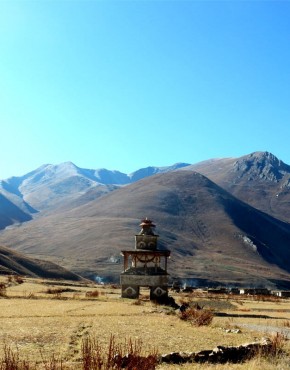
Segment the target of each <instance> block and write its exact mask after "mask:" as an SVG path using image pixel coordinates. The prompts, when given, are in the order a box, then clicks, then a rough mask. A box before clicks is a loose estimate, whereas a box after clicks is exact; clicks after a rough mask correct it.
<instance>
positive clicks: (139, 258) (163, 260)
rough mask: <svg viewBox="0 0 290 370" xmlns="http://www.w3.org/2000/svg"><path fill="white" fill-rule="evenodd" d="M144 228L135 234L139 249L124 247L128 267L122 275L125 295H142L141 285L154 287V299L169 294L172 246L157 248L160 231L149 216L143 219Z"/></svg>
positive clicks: (124, 296)
mask: <svg viewBox="0 0 290 370" xmlns="http://www.w3.org/2000/svg"><path fill="white" fill-rule="evenodd" d="M140 226H141V231H140V232H139V234H138V235H135V249H133V250H123V251H122V255H123V256H124V269H123V272H122V273H121V275H120V283H121V290H122V297H123V298H138V297H139V293H140V287H148V288H150V299H153V300H154V299H161V298H162V299H163V298H166V297H168V281H169V274H168V273H167V259H168V258H169V256H170V251H169V250H159V249H158V248H157V239H158V235H155V234H154V232H153V228H154V227H155V225H154V224H153V222H152V221H151V220H149V219H147V218H146V219H144V220H142V221H141V224H140Z"/></svg>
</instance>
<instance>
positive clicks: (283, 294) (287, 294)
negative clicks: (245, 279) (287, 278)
mask: <svg viewBox="0 0 290 370" xmlns="http://www.w3.org/2000/svg"><path fill="white" fill-rule="evenodd" d="M271 293H272V295H275V296H277V297H281V298H289V297H290V291H289V290H273V291H272V292H271Z"/></svg>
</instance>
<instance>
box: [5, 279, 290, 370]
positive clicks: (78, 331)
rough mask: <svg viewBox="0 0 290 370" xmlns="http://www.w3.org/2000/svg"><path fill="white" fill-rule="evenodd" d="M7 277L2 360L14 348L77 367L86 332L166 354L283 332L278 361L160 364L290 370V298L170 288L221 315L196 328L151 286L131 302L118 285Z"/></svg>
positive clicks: (30, 357)
mask: <svg viewBox="0 0 290 370" xmlns="http://www.w3.org/2000/svg"><path fill="white" fill-rule="evenodd" d="M1 282H3V283H5V284H6V285H8V287H7V288H5V289H2V290H0V358H3V356H4V350H5V348H7V347H9V348H11V349H12V350H13V351H15V352H17V353H18V355H19V357H20V358H21V359H25V360H27V361H30V362H43V360H46V359H49V358H51V357H52V356H55V357H56V358H61V359H62V360H63V362H64V363H65V364H66V366H68V368H71V369H77V368H81V367H80V365H79V364H80V360H81V354H82V352H81V347H82V343H83V340H84V338H86V337H87V336H89V337H91V338H95V339H96V340H97V341H98V342H99V343H100V345H102V346H104V347H106V346H107V345H108V343H109V341H110V337H111V336H112V335H113V336H114V338H115V340H116V341H117V342H120V343H122V342H124V341H125V340H129V339H131V340H132V341H142V348H143V349H144V351H145V352H146V351H147V352H148V353H149V352H152V351H157V352H158V353H159V354H165V353H169V352H173V351H178V352H180V351H185V352H191V351H200V350H205V349H213V348H214V347H216V346H217V345H224V346H237V345H241V344H244V343H249V342H253V341H256V340H259V339H261V338H262V337H265V336H271V335H272V333H276V332H283V333H284V336H285V343H284V344H283V345H284V349H285V354H284V355H283V356H280V357H278V358H266V359H265V358H263V357H259V356H258V357H257V358H255V359H252V360H250V361H248V362H246V363H242V364H225V365H221V364H220V365H210V364H184V365H167V364H160V365H158V367H157V369H158V370H161V369H164V370H165V369H168V370H169V369H170V370H171V369H172V370H173V369H174V370H177V369H180V370H187V369H215V370H220V369H224V370H225V369H260V370H267V369H290V365H289V364H290V356H289V358H288V355H287V354H288V353H289V355H290V347H289V344H288V341H287V338H286V337H287V335H289V336H290V300H286V299H271V297H269V298H265V297H255V298H252V297H244V296H232V297H229V296H220V295H215V296H213V295H212V296H208V295H207V294H204V293H202V292H195V293H187V294H186V293H173V292H170V295H171V296H173V297H174V299H175V301H176V302H177V303H178V304H180V303H182V302H193V301H195V302H197V303H198V304H199V305H201V306H203V307H205V308H206V307H207V308H211V309H213V310H214V312H215V313H218V314H219V315H218V316H216V315H215V316H214V318H213V321H212V322H211V324H210V325H207V326H199V327H196V326H194V325H192V324H191V323H190V322H188V321H185V320H181V319H180V317H179V315H178V314H177V312H176V311H175V310H174V309H172V308H171V307H167V306H162V305H158V304H156V303H154V302H151V301H150V300H149V291H147V290H146V289H144V290H142V291H141V296H140V299H139V300H130V299H123V298H120V289H119V288H118V287H115V286H109V285H103V286H101V285H99V286H97V285H95V284H93V283H88V284H81V283H68V282H65V281H62V282H60V281H47V280H46V281H45V280H38V279H28V278H27V279H26V278H25V279H24V280H23V281H19V282H17V281H15V280H14V279H10V281H8V279H7V277H4V276H2V277H0V283H1ZM235 329H239V330H238V333H237V332H236V331H235Z"/></svg>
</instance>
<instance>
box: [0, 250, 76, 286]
mask: <svg viewBox="0 0 290 370" xmlns="http://www.w3.org/2000/svg"><path fill="white" fill-rule="evenodd" d="M0 273H4V274H17V275H25V276H29V277H41V278H51V279H65V280H81V279H82V278H81V277H80V276H78V275H76V274H74V273H71V272H70V271H68V270H66V269H64V268H63V267H60V266H59V265H57V264H55V263H52V262H49V261H44V260H39V259H35V258H29V257H27V256H25V255H24V254H23V253H19V252H16V251H13V250H11V249H9V248H6V247H3V246H0Z"/></svg>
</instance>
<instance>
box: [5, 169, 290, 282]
mask: <svg viewBox="0 0 290 370" xmlns="http://www.w3.org/2000/svg"><path fill="white" fill-rule="evenodd" d="M144 217H149V218H151V219H153V220H154V221H155V222H156V223H157V227H158V228H157V230H156V231H157V233H158V234H159V235H160V239H159V244H160V248H166V249H170V250H171V251H172V258H171V260H170V262H169V272H170V273H171V275H172V276H175V277H183V278H191V279H199V280H200V281H202V280H203V281H205V282H208V281H217V282H220V283H223V284H235V285H236V284H240V285H250V284H252V285H263V286H265V285H267V286H275V285H276V286H286V285H287V284H288V285H289V284H290V278H289V272H290V267H289V264H288V261H289V258H290V250H289V245H290V225H289V224H287V223H284V222H281V221H279V220H277V219H275V218H273V217H271V216H269V215H267V214H265V213H263V212H260V211H258V210H256V209H254V208H252V207H250V206H249V205H247V204H245V203H243V202H241V201H240V200H238V199H237V198H235V197H233V196H232V195H231V194H229V193H228V192H226V191H225V190H223V189H222V188H220V187H219V186H217V185H216V184H214V183H213V182H212V181H210V180H208V179H207V178H205V177H204V176H202V175H201V174H198V173H196V172H191V171H175V172H169V173H165V174H159V175H155V176H152V177H148V178H146V179H143V180H141V181H139V182H137V183H134V184H131V185H128V186H126V187H123V188H120V189H118V190H115V191H114V192H111V193H109V194H107V195H105V196H103V197H101V198H99V199H94V200H91V201H90V202H88V203H87V204H86V205H85V206H80V207H77V208H75V209H74V210H71V211H64V212H60V213H56V214H55V215H47V216H43V217H41V218H39V219H36V220H33V221H31V222H29V223H26V224H23V225H22V226H21V227H18V228H15V229H13V230H5V231H2V233H1V234H0V243H2V244H5V245H9V246H13V248H16V249H17V250H20V251H24V250H25V251H26V252H27V253H30V254H33V255H37V256H41V255H42V254H44V255H46V256H50V258H51V259H53V260H55V261H58V260H59V261H62V265H63V266H65V267H66V268H68V269H70V270H72V271H74V272H76V273H79V274H82V275H84V276H90V277H92V276H93V275H99V276H103V277H107V278H111V279H115V280H118V276H119V274H120V272H121V271H122V261H121V257H120V251H121V250H123V249H133V248H134V235H135V234H137V233H138V232H139V227H138V225H139V222H140V219H142V218H144Z"/></svg>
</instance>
